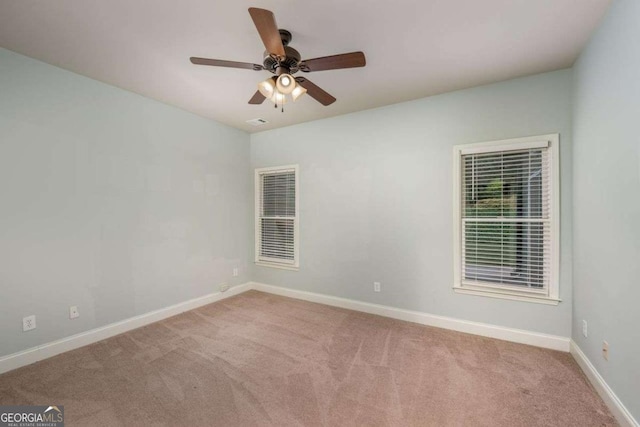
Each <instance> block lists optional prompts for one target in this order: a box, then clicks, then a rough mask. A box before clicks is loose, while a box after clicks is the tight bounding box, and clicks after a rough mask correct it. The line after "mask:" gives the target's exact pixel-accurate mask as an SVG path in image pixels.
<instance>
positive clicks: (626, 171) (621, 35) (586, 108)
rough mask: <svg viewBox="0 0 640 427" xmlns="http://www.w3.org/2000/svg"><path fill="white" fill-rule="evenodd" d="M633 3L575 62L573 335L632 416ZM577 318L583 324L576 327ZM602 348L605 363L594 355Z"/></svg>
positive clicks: (639, 64) (639, 358)
mask: <svg viewBox="0 0 640 427" xmlns="http://www.w3.org/2000/svg"><path fill="white" fill-rule="evenodd" d="M639 40H640V1H637V0H616V1H615V2H613V4H612V6H611V9H610V10H609V13H608V15H607V17H606V18H605V19H604V21H603V23H602V25H601V27H600V28H599V29H598V31H597V33H596V34H595V35H594V36H593V38H592V40H591V41H590V43H589V45H588V47H587V48H586V49H585V51H583V53H582V55H581V56H580V59H579V60H578V62H577V63H576V65H575V67H574V73H575V78H574V84H575V91H574V100H573V105H574V109H573V111H574V112H573V117H574V118H573V121H574V129H575V131H574V133H575V137H574V139H575V145H574V177H573V181H574V196H573V207H574V215H573V221H574V236H573V247H574V263H573V266H574V267H573V268H574V272H575V273H574V316H573V339H574V340H575V341H576V342H577V343H578V345H579V346H580V348H581V349H582V350H583V351H584V353H585V354H586V355H587V357H588V358H589V359H590V360H591V362H592V363H593V364H594V365H595V367H596V368H597V369H598V371H599V372H600V374H601V375H602V376H603V377H604V379H605V380H606V381H607V383H608V384H609V385H610V386H611V387H612V388H613V390H614V391H615V393H616V394H617V395H618V397H619V398H620V399H621V400H622V402H623V403H624V404H625V406H626V407H627V409H629V410H630V411H631V413H632V414H633V415H634V417H635V418H636V419H637V420H640V327H639V325H640V308H639V307H640V45H639ZM582 320H587V321H588V324H589V336H588V338H585V337H583V335H582ZM603 340H606V341H607V342H608V343H609V346H610V356H609V361H608V362H607V361H605V360H604V359H603V357H602V355H601V349H602V341H603Z"/></svg>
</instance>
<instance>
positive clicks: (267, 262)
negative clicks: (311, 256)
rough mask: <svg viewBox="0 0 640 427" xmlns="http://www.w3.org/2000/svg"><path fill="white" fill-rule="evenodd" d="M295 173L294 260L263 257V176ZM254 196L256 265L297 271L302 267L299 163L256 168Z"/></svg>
mask: <svg viewBox="0 0 640 427" xmlns="http://www.w3.org/2000/svg"><path fill="white" fill-rule="evenodd" d="M291 171H293V173H294V175H295V192H296V193H295V210H296V215H295V217H294V221H293V256H294V259H293V261H292V262H288V261H285V260H278V259H275V258H268V257H261V256H260V244H261V240H262V234H261V224H262V221H261V216H260V211H261V206H260V203H261V197H260V196H261V193H262V176H263V175H268V174H276V173H278V172H281V173H284V172H291ZM254 179H255V181H254V196H255V205H254V211H255V222H254V228H255V229H254V231H255V234H254V241H255V257H254V262H255V264H256V265H259V266H263V267H271V268H279V269H283V270H294V271H297V270H298V269H299V267H300V171H299V166H298V165H286V166H272V167H266V168H256V169H255V172H254Z"/></svg>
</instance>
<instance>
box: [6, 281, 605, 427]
mask: <svg viewBox="0 0 640 427" xmlns="http://www.w3.org/2000/svg"><path fill="white" fill-rule="evenodd" d="M0 404H2V405H13V404H40V405H45V404H46V405H64V410H65V421H66V425H68V426H75V425H86V426H147V425H155V426H164V425H166V426H170V425H171V426H187V425H188V426H509V427H513V426H581V427H582V426H612V425H617V424H616V421H615V419H614V418H613V417H612V415H611V413H610V412H609V411H608V410H607V408H606V406H605V405H604V403H603V402H602V400H601V399H600V398H599V397H598V395H597V394H596V393H595V391H594V390H593V388H592V387H591V386H590V384H589V383H588V382H587V380H586V378H585V376H584V375H583V374H582V372H581V371H580V368H579V367H578V365H577V364H576V362H575V361H574V360H573V358H572V356H571V355H570V354H568V353H562V352H558V351H551V350H544V349H540V348H536V347H530V346H526V345H521V344H514V343H510V342H506V341H499V340H495V339H490V338H482V337H478V336H474V335H468V334H463V333H458V332H453V331H447V330H443V329H438V328H432V327H426V326H421V325H417V324H412V323H407V322H403V321H398V320H393V319H388V318H384V317H379V316H373V315H368V314H363V313H358V312H354V311H349V310H343V309H338V308H334V307H328V306H324V305H320V304H313V303H309V302H304V301H298V300H294V299H289V298H284V297H279V296H274V295H270V294H265V293H261V292H256V291H250V292H246V293H243V294H241V295H238V296H235V297H232V298H228V299H226V300H223V301H220V302H217V303H214V304H210V305H207V306H204V307H201V308H199V309H196V310H192V311H189V312H186V313H183V314H181V315H178V316H175V317H172V318H169V319H166V320H163V321H161V322H157V323H154V324H151V325H148V326H145V327H143V328H140V329H136V330H133V331H131V332H128V333H125V334H122V335H118V336H116V337H113V338H109V339H107V340H104V341H100V342H98V343H95V344H92V345H89V346H87V347H83V348H80V349H77V350H74V351H71V352H68V353H64V354H61V355H59V356H56V357H53V358H50V359H47V360H44V361H41V362H38V363H36V364H33V365H30V366H26V367H24V368H21V369H18V370H15V371H12V372H9V373H6V374H4V375H1V376H0Z"/></svg>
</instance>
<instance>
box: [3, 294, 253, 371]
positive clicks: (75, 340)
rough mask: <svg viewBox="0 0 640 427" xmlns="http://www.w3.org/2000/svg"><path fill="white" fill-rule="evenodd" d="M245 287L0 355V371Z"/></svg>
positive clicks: (117, 333)
mask: <svg viewBox="0 0 640 427" xmlns="http://www.w3.org/2000/svg"><path fill="white" fill-rule="evenodd" d="M249 289H251V285H250V284H249V283H244V284H242V285H237V286H233V287H231V288H229V290H227V291H226V292H216V293H212V294H209V295H205V296H202V297H199V298H194V299H192V300H189V301H184V302H181V303H178V304H175V305H172V306H169V307H166V308H161V309H160V310H155V311H151V312H149V313H145V314H141V315H139V316H135V317H132V318H129V319H125V320H122V321H120V322H116V323H111V324H109V325H106V326H102V327H99V328H95V329H91V330H89V331H86V332H81V333H79V334H76V335H72V336H70V337H65V338H62V339H59V340H56V341H52V342H49V343H46V344H43V345H39V346H37V347H32V348H29V349H27V350H24V351H21V352H18V353H14V354H10V355H8V356H4V357H0V374H1V373H3V372H8V371H12V370H14V369H17V368H20V367H22V366H26V365H30V364H32V363H35V362H37V361H39V360H43V359H47V358H49V357H53V356H56V355H58V354H60V353H64V352H66V351H70V350H74V349H76V348H80V347H84V346H85V345H89V344H93V343H95V342H98V341H100V340H103V339H106V338H110V337H113V336H115V335H119V334H122V333H124V332H127V331H131V330H133V329H136V328H139V327H141V326H145V325H148V324H150V323H153V322H157V321H159V320H162V319H166V318H168V317H172V316H175V315H177V314H180V313H183V312H185V311H189V310H193V309H194V308H198V307H202V306H203V305H207V304H211V303H212V302H216V301H220V300H222V299H224V298H228V297H231V296H234V295H238V294H240V293H242V292H245V291H248V290H249Z"/></svg>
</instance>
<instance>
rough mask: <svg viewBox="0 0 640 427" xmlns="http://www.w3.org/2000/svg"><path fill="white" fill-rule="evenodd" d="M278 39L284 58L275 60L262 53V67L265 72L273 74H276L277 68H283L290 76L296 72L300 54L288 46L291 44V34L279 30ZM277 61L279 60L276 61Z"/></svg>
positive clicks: (266, 53) (267, 53) (269, 55)
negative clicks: (280, 42) (282, 47)
mask: <svg viewBox="0 0 640 427" xmlns="http://www.w3.org/2000/svg"><path fill="white" fill-rule="evenodd" d="M278 31H279V32H280V39H281V40H282V44H283V46H284V53H285V55H286V56H285V57H284V58H280V59H279V58H277V57H274V56H272V55H271V54H269V52H267V51H265V52H264V61H263V62H262V65H263V66H264V68H265V70H267V71H270V72H272V73H274V74H278V68H279V67H281V68H284V69H285V71H288V72H289V73H290V74H293V73H295V72H297V71H298V64H299V63H300V60H301V56H300V52H298V51H297V50H295V49H294V48H292V47H291V46H289V43H290V42H291V38H292V36H291V33H290V32H289V31H287V30H283V29H280V30H278ZM278 59H279V60H278Z"/></svg>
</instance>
